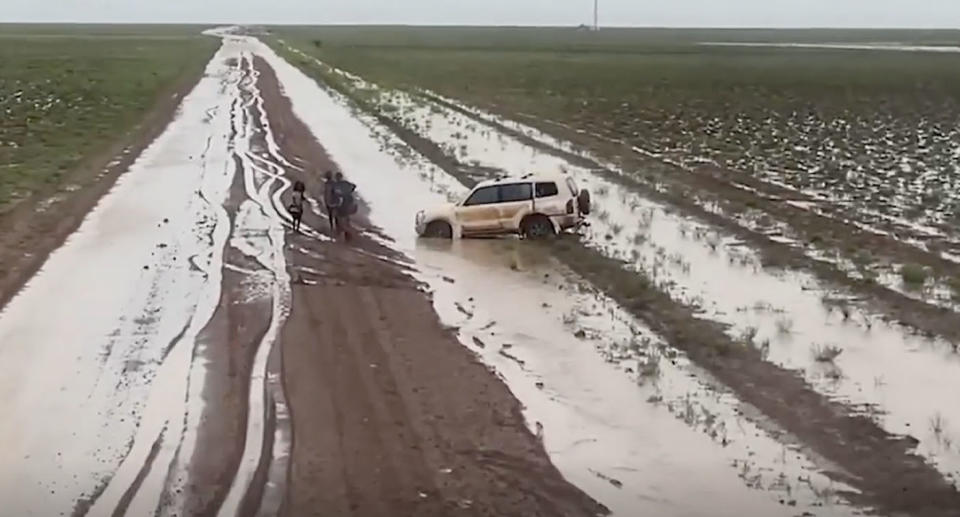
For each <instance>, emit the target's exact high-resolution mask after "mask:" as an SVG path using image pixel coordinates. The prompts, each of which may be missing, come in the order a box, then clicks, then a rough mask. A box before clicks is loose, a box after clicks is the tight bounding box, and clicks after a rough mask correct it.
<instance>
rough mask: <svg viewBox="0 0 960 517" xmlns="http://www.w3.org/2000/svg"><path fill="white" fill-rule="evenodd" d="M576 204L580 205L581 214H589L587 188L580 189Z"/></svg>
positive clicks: (588, 193)
mask: <svg viewBox="0 0 960 517" xmlns="http://www.w3.org/2000/svg"><path fill="white" fill-rule="evenodd" d="M577 206H579V207H580V213H581V214H583V215H590V192H588V191H587V189H583V190H581V191H580V194H579V195H577Z"/></svg>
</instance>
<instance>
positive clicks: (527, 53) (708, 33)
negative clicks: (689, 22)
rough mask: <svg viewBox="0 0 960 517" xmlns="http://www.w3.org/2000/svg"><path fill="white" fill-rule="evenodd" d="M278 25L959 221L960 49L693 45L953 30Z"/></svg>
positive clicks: (562, 111) (371, 67)
mask: <svg viewBox="0 0 960 517" xmlns="http://www.w3.org/2000/svg"><path fill="white" fill-rule="evenodd" d="M275 32H276V34H277V35H278V37H280V38H284V39H285V40H286V41H287V42H288V43H292V44H294V45H295V46H297V47H298V48H301V49H303V50H305V51H307V52H310V53H312V54H314V55H316V56H317V57H320V58H321V59H323V60H325V61H327V62H328V63H330V64H332V65H334V66H337V67H341V68H344V69H347V70H350V71H352V72H355V73H358V74H360V75H363V76H364V77H366V78H368V79H370V80H373V81H377V82H380V83H383V84H385V85H387V86H393V87H406V88H412V87H418V86H419V87H426V88H429V89H432V90H435V91H438V92H440V93H443V94H445V95H448V96H451V97H456V98H460V99H463V100H465V101H467V102H470V103H473V104H476V105H479V106H483V107H488V108H491V109H494V110H495V111H498V112H501V113H507V114H509V113H523V114H527V115H533V116H535V117H537V118H539V119H546V120H550V121H556V122H561V123H564V124H567V125H570V126H572V127H574V128H576V129H578V130H582V131H586V132H589V133H591V134H596V135H599V136H602V137H605V138H613V139H618V140H625V141H627V142H629V143H630V144H632V145H634V146H637V147H639V148H642V149H644V150H646V151H649V152H651V153H654V154H657V155H662V156H663V157H665V158H670V159H673V160H677V161H681V162H687V163H697V162H700V161H704V160H706V161H712V162H716V163H718V164H720V165H722V166H725V167H727V168H732V169H736V170H740V171H745V172H748V173H751V174H756V175H760V176H763V177H766V178H771V179H776V180H779V181H783V182H785V183H787V184H790V185H792V186H794V187H797V188H802V189H806V190H810V191H815V192H818V193H820V194H823V195H825V196H827V197H828V198H831V199H833V200H835V201H838V202H843V203H848V204H852V205H855V206H859V207H863V208H867V209H872V210H875V211H879V210H883V211H885V212H886V213H889V214H890V215H894V216H900V217H903V218H908V219H911V220H917V221H923V222H926V223H929V224H933V225H940V226H943V227H951V226H955V225H956V223H957V222H960V219H958V217H960V168H958V158H960V128H958V126H960V66H957V65H958V64H960V54H957V53H917V52H899V51H858V50H825V49H798V48H759V47H714V46H707V45H702V44H700V43H704V42H717V41H728V42H760V41H764V42H844V41H845V42H860V43H862V42H901V43H909V44H924V45H957V44H958V42H960V32H957V31H889V30H884V31H854V30H851V31H835V30H810V31H796V30H791V31H765V30H754V31H726V30H678V31H670V30H658V29H610V30H606V31H601V32H600V33H599V34H594V33H589V32H580V31H575V30H574V29H509V28H504V29H494V28H435V29H434V28H431V29H423V28H402V27H379V28H356V27H326V28H325V27H316V28H306V27H287V28H277V29H275Z"/></svg>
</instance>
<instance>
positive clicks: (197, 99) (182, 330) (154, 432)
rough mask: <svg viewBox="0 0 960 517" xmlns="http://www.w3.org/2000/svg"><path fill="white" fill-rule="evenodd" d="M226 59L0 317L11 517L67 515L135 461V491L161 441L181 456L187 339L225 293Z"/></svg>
mask: <svg viewBox="0 0 960 517" xmlns="http://www.w3.org/2000/svg"><path fill="white" fill-rule="evenodd" d="M228 55H229V49H227V48H224V49H221V51H220V52H219V53H218V54H217V57H216V58H215V59H214V60H213V61H212V62H211V64H210V65H209V67H208V69H207V76H206V77H205V78H204V79H202V80H201V82H200V83H199V84H198V86H197V87H196V88H195V89H194V90H193V91H192V92H191V93H190V94H189V95H188V96H187V97H186V98H185V99H184V101H183V104H182V106H181V108H180V111H179V112H178V114H177V117H176V119H175V120H174V122H172V123H171V125H170V127H169V128H168V130H167V131H165V132H164V133H163V134H162V135H161V136H160V137H159V138H158V139H157V140H156V141H155V142H154V143H153V144H152V145H151V146H150V147H149V148H148V149H147V150H146V151H145V152H144V153H143V155H142V156H140V157H139V158H138V159H137V161H136V162H135V163H134V165H133V166H132V167H131V169H130V171H129V172H127V173H126V174H125V175H123V176H122V177H121V178H120V179H119V180H118V182H117V185H116V186H115V187H114V188H113V190H112V191H111V192H110V193H109V194H108V195H107V196H106V197H104V198H103V200H102V201H101V202H100V203H99V205H98V206H97V207H96V208H95V209H94V210H93V211H92V212H91V213H90V214H89V215H88V216H87V217H86V219H85V220H84V222H83V224H82V225H81V227H80V229H79V230H78V231H77V232H76V233H75V234H73V235H72V236H71V237H70V238H69V239H68V240H67V242H66V244H65V245H64V246H63V247H61V248H60V249H58V250H57V251H56V252H54V253H53V254H52V255H51V256H50V258H49V259H48V261H47V262H46V264H45V265H44V266H43V268H42V270H41V271H40V273H39V274H37V275H36V276H35V277H34V278H33V279H32V280H31V281H30V282H29V283H28V284H27V285H26V286H25V288H24V289H23V290H22V291H21V292H20V294H18V296H17V297H16V298H14V299H13V300H12V301H11V302H10V304H9V305H7V307H6V309H5V310H4V311H3V313H2V314H0V368H2V369H3V372H2V374H0V407H2V408H3V410H4V414H5V415H7V416H8V418H4V419H3V421H2V422H0V441H2V442H3V444H4V447H3V448H2V449H0V463H2V464H3V465H4V467H5V468H4V469H3V472H0V501H2V503H3V507H4V509H3V513H5V514H10V515H28V514H34V515H59V514H69V513H71V511H72V510H73V508H74V505H75V504H76V503H77V502H78V501H79V500H81V499H85V498H91V497H92V496H94V495H95V493H96V492H97V491H98V490H99V489H102V488H103V487H104V486H105V483H106V482H107V481H108V480H109V479H111V478H112V477H113V473H114V470H115V469H117V468H119V467H120V465H121V462H122V461H123V460H124V458H125V457H127V455H128V452H129V454H130V456H129V457H128V461H129V462H130V464H131V468H130V469H129V470H128V474H129V475H130V477H129V478H128V479H120V478H118V480H119V482H120V483H122V482H124V481H125V482H126V483H127V485H129V483H130V482H132V480H133V477H135V476H136V475H137V473H138V471H139V470H140V467H141V466H142V465H144V463H145V462H146V460H147V457H148V456H149V455H150V451H151V448H152V447H153V446H154V444H157V445H158V446H160V447H162V448H163V449H165V450H167V451H169V450H170V448H173V449H174V450H175V449H176V447H177V444H178V443H179V437H180V433H181V428H182V427H183V421H182V419H183V418H184V415H185V414H186V413H187V412H188V409H189V411H199V409H200V408H199V407H198V406H190V407H189V408H188V407H187V402H186V401H187V398H186V390H187V384H188V382H189V379H190V377H191V357H192V354H193V347H194V345H193V342H192V339H193V338H195V336H196V332H197V331H198V329H200V328H202V326H203V325H204V323H205V318H208V317H209V314H210V313H212V307H214V306H216V303H217V300H218V298H219V292H220V291H219V290H220V282H219V265H218V264H219V261H220V248H219V247H218V246H221V247H222V242H223V240H224V238H225V233H224V230H225V228H224V227H223V222H224V221H223V219H222V214H221V209H219V208H218V205H219V202H220V201H221V200H222V198H223V196H224V195H225V194H226V192H227V189H228V186H229V181H230V176H231V174H230V171H229V170H228V169H227V168H226V167H225V166H224V164H225V163H228V160H227V159H226V156H227V154H226V134H227V132H228V131H227V127H228V124H229V105H230V98H229V96H224V95H222V94H221V91H220V88H221V86H222V85H223V84H225V83H229V82H230V80H231V77H230V73H229V71H228V70H227V69H226V67H225V66H224V65H223V60H224V59H226V57H227V56H228ZM201 170H202V171H203V173H202V174H198V171H201ZM196 373H197V374H200V373H202V372H196ZM195 380H197V381H198V382H200V381H202V379H195ZM193 403H195V404H199V401H193ZM135 438H136V439H137V442H136V443H137V447H135V448H134V449H133V450H131V451H128V448H129V447H130V446H131V443H133V440H134V439H135ZM135 462H137V464H136V465H133V463H135ZM155 470H157V471H160V472H161V473H163V472H165V469H164V468H162V467H158V468H157V469H155ZM121 477H122V474H121ZM125 488H126V486H124V489H125ZM122 493H123V490H122V489H121V490H119V492H118V493H117V494H116V495H117V499H118V498H119V495H122ZM154 496H155V497H159V493H158V492H156V493H155V494H154ZM146 506H150V504H149V503H146ZM110 511H112V507H111V508H110V509H109V510H105V511H104V512H103V513H110Z"/></svg>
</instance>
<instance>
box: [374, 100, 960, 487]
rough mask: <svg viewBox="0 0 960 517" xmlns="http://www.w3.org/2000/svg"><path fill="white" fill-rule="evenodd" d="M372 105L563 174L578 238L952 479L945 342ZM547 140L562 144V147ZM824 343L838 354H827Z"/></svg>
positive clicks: (702, 230) (528, 151)
mask: <svg viewBox="0 0 960 517" xmlns="http://www.w3.org/2000/svg"><path fill="white" fill-rule="evenodd" d="M358 87H360V88H366V89H374V88H376V86H375V85H372V84H370V83H358ZM380 102H381V103H382V104H384V105H390V106H393V109H395V110H396V113H397V118H398V120H401V121H402V122H403V123H404V124H406V125H407V126H408V127H409V128H410V129H413V130H415V131H417V132H419V133H420V134H421V135H422V136H424V137H426V138H429V139H430V140H432V141H433V142H435V143H437V144H438V145H440V146H441V147H442V148H444V149H447V150H448V152H449V153H451V154H452V155H454V156H456V157H457V158H458V160H459V161H460V162H462V163H466V164H471V165H476V166H477V170H480V171H489V170H491V169H492V170H497V171H501V172H502V173H505V174H512V175H520V174H522V173H527V172H531V171H537V172H541V173H555V174H569V175H570V176H572V177H573V178H575V179H576V180H577V182H578V183H579V184H580V186H581V187H585V188H587V189H589V190H590V191H591V192H592V193H593V197H594V202H595V208H594V212H593V214H592V215H591V224H592V226H591V228H589V229H588V230H587V231H586V232H585V234H584V238H585V240H586V242H588V243H589V244H590V245H591V246H592V247H594V248H596V249H598V250H600V251H601V252H602V253H604V254H605V255H607V256H611V257H614V258H618V259H622V260H624V261H626V262H627V263H628V264H630V265H631V267H633V268H635V269H636V270H638V271H643V272H645V273H646V274H648V275H649V276H650V277H651V278H652V279H654V280H655V281H656V282H657V284H658V285H659V286H660V288H661V289H663V290H665V291H666V292H669V293H670V294H671V295H672V296H673V297H674V298H675V299H678V300H680V301H683V302H685V303H687V304H689V305H692V306H695V307H698V308H699V309H700V310H701V312H702V314H703V315H704V316H705V317H707V318H709V319H713V320H715V321H720V322H723V323H727V324H729V325H730V331H729V332H730V334H731V336H732V337H734V338H736V339H739V340H741V341H744V342H746V343H748V344H752V345H754V346H756V347H758V348H760V349H761V350H762V351H764V353H766V354H767V357H768V360H769V361H771V362H773V363H775V364H777V365H780V366H783V367H785V368H788V369H792V370H797V371H799V372H801V373H802V374H803V375H804V377H805V378H806V379H807V381H808V382H809V383H810V384H811V385H812V386H813V387H814V388H815V389H816V390H818V391H820V392H822V393H824V394H826V395H828V396H831V397H834V398H836V399H839V400H842V401H843V402H845V403H847V404H849V405H850V406H851V407H853V408H854V409H856V410H859V411H862V412H864V413H865V414H868V415H869V416H871V417H873V418H874V419H875V420H876V421H878V422H879V423H880V424H881V425H882V426H883V428H884V429H886V430H887V431H889V432H891V433H893V434H898V435H910V436H913V437H914V438H916V439H917V440H919V442H920V445H919V447H918V449H917V451H918V453H920V454H921V455H923V456H924V457H926V458H927V459H928V460H929V461H930V462H931V463H932V464H934V465H936V467H937V468H938V469H939V470H940V471H941V472H942V473H943V474H944V476H946V477H947V478H948V479H950V480H951V481H953V482H954V484H956V485H960V405H958V404H955V403H954V402H953V394H954V393H958V392H960V354H958V353H957V351H956V350H955V349H954V347H953V346H952V345H951V344H949V343H945V342H942V341H940V340H937V339H928V338H925V337H921V336H916V335H913V334H911V333H909V332H907V331H906V330H905V329H903V328H902V327H900V326H899V325H897V324H893V323H889V322H886V321H883V320H882V319H881V318H880V317H878V316H876V315H874V314H871V313H868V312H866V311H864V310H863V309H862V308H861V307H860V306H859V305H858V303H857V300H855V299H852V298H851V297H850V296H849V295H847V294H845V293H842V292H834V291H832V290H831V289H830V288H827V287H825V286H823V285H821V284H820V283H819V282H818V281H817V280H816V279H815V278H814V277H812V276H811V275H808V274H805V273H797V272H791V271H781V270H768V269H764V268H762V267H761V266H760V263H759V259H758V257H757V256H756V253H755V252H753V251H752V250H750V249H749V248H747V247H746V246H745V245H744V244H743V243H741V242H738V241H737V240H736V239H734V238H731V237H729V236H727V235H724V234H723V233H722V232H721V231H718V230H717V229H715V228H712V227H709V226H707V225H704V224H701V223H699V222H697V221H693V220H690V219H689V218H688V217H685V216H684V215H683V214H680V213H677V212H675V211H673V210H672V209H671V208H669V207H667V206H664V205H661V204H658V203H656V202H653V201H651V200H649V199H647V198H644V197H643V196H642V195H640V194H639V193H637V192H634V191H631V190H629V189H626V188H624V187H621V186H620V185H618V184H616V183H614V182H611V181H608V180H606V179H604V178H603V177H602V176H601V175H599V174H597V173H595V172H594V171H592V170H589V169H585V168H582V167H578V166H576V165H573V164H571V163H568V162H567V161H565V160H563V159H562V158H558V157H556V156H553V155H549V154H547V153H544V152H543V151H541V150H538V149H536V148H534V147H531V146H529V145H526V144H525V143H523V142H521V141H519V140H517V139H515V138H513V137H510V136H508V135H505V134H501V133H498V132H496V131H495V130H493V129H491V128H490V127H489V126H487V125H483V124H480V123H478V122H477V121H475V120H472V119H470V118H468V117H466V116H464V115H462V114H460V113H457V112H455V111H453V110H450V109H447V108H445V107H443V106H441V105H439V104H435V103H432V102H429V101H426V100H424V99H421V98H414V97H412V96H410V95H409V94H404V93H400V92H393V91H382V92H381V97H380ZM474 113H476V114H478V115H479V116H481V117H484V118H487V119H489V120H495V121H497V122H499V123H502V124H505V125H507V126H508V127H510V128H511V129H517V130H519V131H521V132H522V133H524V134H526V135H529V136H534V135H540V133H539V132H538V131H536V130H534V129H532V128H529V127H526V126H523V125H522V124H518V123H512V122H508V121H504V120H502V119H499V118H497V117H495V116H492V115H489V114H485V113H482V112H478V111H476V110H474ZM538 139H539V140H541V141H542V142H544V143H546V144H548V145H553V143H555V142H556V140H553V139H550V138H549V137H546V136H542V135H540V136H539V138H538ZM556 147H560V148H563V149H565V150H568V151H569V150H572V146H570V145H569V144H561V145H556ZM610 168H612V169H614V170H616V168H615V167H612V166H611V167H610ZM744 286H749V288H744ZM834 349H835V350H839V351H840V352H839V354H840V355H839V356H836V357H832V358H830V359H829V360H827V358H828V356H830V355H832V354H831V353H830V351H831V350H834ZM834 353H836V352H834Z"/></svg>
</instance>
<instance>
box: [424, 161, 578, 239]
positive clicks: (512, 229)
mask: <svg viewBox="0 0 960 517" xmlns="http://www.w3.org/2000/svg"><path fill="white" fill-rule="evenodd" d="M589 214H590V193H589V192H587V191H586V190H580V189H578V188H577V184H576V182H574V181H573V178H569V177H561V178H555V177H536V176H525V177H523V178H519V179H499V180H493V181H485V182H483V183H480V184H478V185H477V186H476V187H474V189H473V190H472V191H471V192H470V194H468V195H467V196H466V197H465V198H464V199H463V201H461V202H460V203H457V204H447V205H442V206H438V207H436V208H433V209H429V210H421V211H420V212H419V213H417V217H416V230H417V235H419V236H421V237H427V238H440V239H451V238H452V239H458V238H462V237H491V236H495V235H509V234H517V235H521V236H523V237H525V238H528V239H544V238H548V237H552V236H554V235H557V234H558V233H560V232H563V231H568V230H572V229H576V228H579V227H580V226H582V225H583V224H585V221H586V216H587V215H589Z"/></svg>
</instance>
